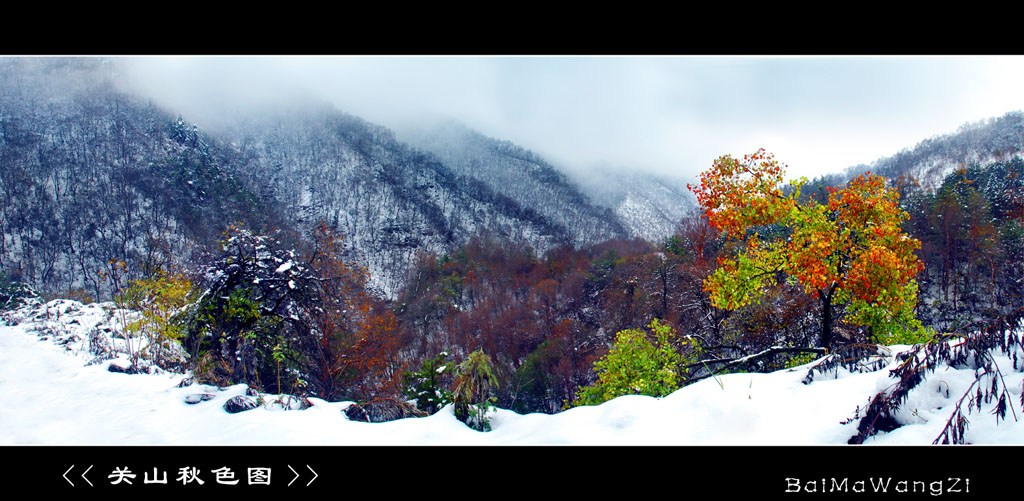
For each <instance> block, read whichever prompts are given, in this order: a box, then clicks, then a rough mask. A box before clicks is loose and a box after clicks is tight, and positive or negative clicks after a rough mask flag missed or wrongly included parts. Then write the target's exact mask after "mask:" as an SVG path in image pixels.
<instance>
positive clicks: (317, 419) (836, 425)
mask: <svg viewBox="0 0 1024 501" xmlns="http://www.w3.org/2000/svg"><path fill="white" fill-rule="evenodd" d="M118 318H120V315H119V314H118V312H117V310H116V309H114V308H113V306H112V305H109V304H106V305H95V304H94V305H85V306H83V305H81V304H79V303H76V302H73V301H67V300H57V301H52V302H50V303H47V304H45V305H37V306H36V307H34V308H23V309H21V310H17V311H14V312H9V313H5V314H4V315H3V318H2V321H0V389H2V390H3V393H4V396H5V397H6V398H7V402H8V405H7V406H6V410H5V411H3V412H0V444H6V445H12V444H61V445H77V444H88V445H99V444H131V445H154V444H157V445H159V444H175V445H206V444H236V445H241V444H245V445H265V444H280V445H285V444H287V445H313V444H316V445H325V444H333V445H354V444H474V445H477V444H491V445H493V444H650V445H655V444H656V445H667V444H681V445H683V444H706V445H733V444H744V445H752V444H775V445H794V444H845V443H847V440H849V438H850V437H851V436H852V435H854V434H855V433H856V426H857V420H856V419H854V420H850V419H849V418H851V417H854V414H855V410H856V409H858V408H860V409H863V408H864V407H865V406H866V404H867V403H868V399H869V398H870V397H872V396H873V395H874V394H875V393H876V392H878V391H879V390H882V389H885V388H887V387H890V386H891V385H892V384H893V383H894V380H893V379H892V378H890V376H889V371H890V370H891V369H892V368H893V367H895V365H896V362H895V361H896V360H898V357H896V356H895V354H898V353H899V351H900V350H901V349H905V348H906V347H899V346H894V347H891V352H890V355H888V356H886V357H885V358H884V360H883V362H884V364H885V368H884V369H881V370H867V371H866V372H863V373H850V372H849V371H846V370H845V369H839V370H838V372H834V371H833V372H830V373H826V374H824V375H821V374H819V375H818V376H817V377H816V378H815V380H814V382H812V383H810V384H804V383H803V380H804V378H805V377H806V375H807V373H808V367H809V365H810V364H809V365H806V366H802V367H798V368H795V369H791V370H786V371H779V372H775V373H771V374H729V375H725V376H720V377H718V378H717V379H706V380H703V381H700V382H698V383H695V384H693V385H690V386H686V387H684V388H683V389H680V390H679V391H676V392H675V393H673V394H672V395H669V396H668V397H665V398H660V399H658V398H651V397H644V396H626V397H620V398H617V399H615V400H613V401H610V402H607V403H605V404H602V405H599V406H594V407H581V408H576V409H571V410H568V411H565V412H562V413H560V414H555V415H546V414H529V415H519V414H516V413H514V412H511V411H507V410H499V411H498V412H497V414H496V415H495V416H494V417H493V419H492V422H491V424H492V429H493V431H491V432H487V433H482V432H477V431H473V430H471V429H469V428H467V427H466V426H465V425H463V424H462V423H460V422H459V421H457V420H456V419H455V417H454V415H453V412H452V409H451V407H448V408H445V409H444V410H442V411H441V412H439V413H437V414H435V415H433V416H430V417H425V418H409V419H402V420H398V421H392V422H388V423H373V424H371V423H361V422H353V421H349V420H347V419H346V417H345V415H344V413H343V412H342V411H343V410H344V409H345V408H346V407H348V405H350V403H349V402H326V401H323V400H318V399H310V401H311V403H312V406H311V407H309V408H307V409H304V410H283V409H284V407H285V406H283V405H281V404H280V403H277V398H276V397H275V396H273V395H262V396H261V398H262V402H263V405H262V406H260V407H257V408H255V409H253V410H249V411H245V412H240V413H236V414H230V413H228V412H226V411H225V410H224V408H223V406H224V404H225V403H226V402H227V401H228V400H229V399H231V398H232V397H236V396H240V395H244V394H245V392H246V389H247V388H246V387H245V386H243V385H237V386H231V387H226V388H215V387H209V386H200V385H190V386H184V387H179V383H181V382H182V381H183V380H185V379H186V376H185V375H183V374H174V373H167V372H162V371H154V372H156V373H153V374H124V373H115V372H110V371H109V370H108V366H109V365H110V364H111V363H114V364H119V362H118V360H123V352H124V351H125V349H126V345H125V343H124V341H123V340H119V339H118V330H119V329H118V326H119V325H120V321H119V320H118ZM1019 332H1020V329H1019V330H1018V333H1019ZM1018 335H1019V334H1018ZM100 338H103V339H105V340H106V342H110V343H111V344H110V346H111V347H112V348H113V351H114V352H115V353H114V355H115V357H117V358H114V359H108V357H110V354H107V355H103V354H102V353H104V351H103V350H102V349H100V348H97V346H100V345H104V341H101V340H100ZM1016 350H1017V351H1018V352H1019V351H1020V348H1019V346H1018V347H1017V348H1016ZM97 353H100V355H97ZM119 353H120V355H119ZM995 361H996V363H997V365H998V367H999V369H1000V372H1001V373H1002V375H1003V377H1004V378H1005V379H1006V382H1005V384H1006V385H1007V387H1008V391H1009V396H1010V397H1011V402H1010V404H1011V407H1012V411H1011V413H1007V417H1006V419H1005V420H1002V421H1001V422H1000V423H999V424H998V425H997V424H996V417H995V416H994V415H992V414H991V413H992V410H993V408H994V406H995V405H996V402H995V400H993V401H992V403H991V404H990V405H989V404H986V405H985V406H983V408H982V409H981V410H980V411H979V410H977V409H974V411H973V412H972V413H971V414H970V415H969V418H970V420H971V421H970V426H969V427H968V429H967V432H966V435H965V438H966V440H967V441H968V442H970V443H976V444H1024V423H1022V422H1021V421H1024V414H1022V412H1021V403H1020V400H1021V381H1022V376H1021V372H1020V370H1019V369H1016V368H1014V365H1017V364H1015V363H1014V362H1012V361H1011V359H1010V358H1008V357H1005V356H1003V357H998V356H997V357H996V358H995ZM120 365H123V363H120ZM1019 367H1022V368H1024V364H1021V365H1019ZM974 378H975V370H974V369H971V368H964V369H954V368H951V367H940V368H939V369H938V370H936V371H935V372H934V373H933V374H931V376H930V377H929V378H928V379H927V380H926V381H925V382H924V383H922V384H920V385H919V386H918V387H917V388H916V389H915V390H913V391H912V392H911V393H910V396H909V399H908V401H907V403H906V404H905V405H904V406H903V409H904V411H905V412H903V413H902V414H900V415H898V416H896V419H897V421H899V422H900V424H902V426H901V427H899V428H897V429H895V430H893V431H891V432H889V433H880V434H879V435H878V436H876V437H873V438H871V439H869V440H868V442H867V443H869V444H930V443H932V441H933V440H934V439H935V438H936V437H937V436H939V435H940V433H941V431H942V428H943V427H944V426H945V423H946V421H947V419H948V418H949V416H950V415H951V414H952V412H953V408H954V406H955V405H956V403H957V401H958V400H959V399H960V397H961V396H962V395H963V394H964V393H965V392H967V391H968V388H969V387H970V386H971V384H972V383H973V382H974ZM981 382H982V383H983V384H990V381H989V380H988V379H987V378H982V381H981ZM203 394H206V395H209V396H208V397H206V398H208V400H205V401H202V400H201V399H199V398H198V397H191V398H193V399H195V400H200V401H199V402H198V403H195V404H189V403H186V399H187V398H189V397H190V396H192V395H203ZM965 405H966V404H965ZM1014 415H1016V419H1017V420H1015V418H1014ZM844 421H848V423H847V424H842V422H844Z"/></svg>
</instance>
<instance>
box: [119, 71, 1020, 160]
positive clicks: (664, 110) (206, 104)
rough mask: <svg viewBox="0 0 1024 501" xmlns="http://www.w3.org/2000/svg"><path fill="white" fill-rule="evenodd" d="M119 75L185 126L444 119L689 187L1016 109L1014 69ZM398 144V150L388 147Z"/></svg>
mask: <svg viewBox="0 0 1024 501" xmlns="http://www.w3.org/2000/svg"><path fill="white" fill-rule="evenodd" d="M123 61H125V62H129V63H130V64H128V65H126V66H125V67H124V69H123V75H124V76H127V77H128V78H129V79H130V81H131V82H132V86H133V87H136V88H138V89H140V90H142V91H144V92H145V93H147V94H149V95H151V96H153V97H154V99H155V100H156V101H157V102H160V103H162V104H165V105H167V106H169V107H171V108H172V109H174V110H176V111H180V112H181V113H182V114H183V115H184V116H185V117H186V118H187V119H189V120H191V121H194V122H197V123H198V124H199V125H200V126H203V125H204V124H209V125H212V124H213V123H214V122H215V121H216V120H217V116H218V115H220V114H223V113H225V112H227V111H230V110H236V109H250V108H254V107H255V108H257V109H258V108H259V107H262V106H267V105H268V104H273V103H276V102H281V101H287V100H288V99H290V98H292V97H294V96H301V95H315V96H319V97H320V98H322V99H326V100H329V101H331V102H332V103H334V104H335V105H336V107H337V108H338V109H340V110H342V111H345V112H347V113H351V114H354V115H358V116H360V117H362V118H364V119H366V120H368V121H370V122H375V123H379V124H381V125H385V126H388V127H391V128H393V129H395V130H396V131H397V132H399V134H401V132H402V131H403V130H404V129H405V128H406V127H408V126H409V125H410V124H415V123H417V122H420V121H423V120H436V119H443V118H454V119H456V120H459V121H461V122H463V123H465V124H467V125H469V126H470V127H473V128H475V129H477V130H479V131H480V132H482V133H484V134H486V135H488V136H492V137H497V138H500V139H508V140H511V141H513V142H515V143H518V144H520V145H521V146H524V147H526V148H529V149H531V150H534V151H535V152H537V153H540V154H541V155H543V156H544V157H545V158H547V159H548V160H549V161H551V162H553V163H555V164H556V165H560V166H564V167H567V168H574V169H585V168H587V167H589V166H593V165H601V164H603V165H607V166H612V167H628V168H636V169H644V170H649V171H654V172H661V173H669V174H675V175H683V176H694V175H696V174H697V173H698V172H700V171H701V170H704V169H706V168H707V167H709V166H710V165H711V163H712V162H713V160H714V159H715V158H716V157H718V156H720V155H723V154H726V153H731V154H733V155H743V154H745V153H750V152H753V151H755V150H756V149H757V148H760V147H764V148H765V149H767V150H768V151H770V152H774V153H775V154H776V158H778V159H779V160H780V161H782V162H784V163H786V164H788V165H789V166H790V169H789V174H790V176H789V177H796V176H800V175H806V176H808V177H814V176H816V175H819V174H823V173H826V172H835V171H839V170H842V169H844V168H846V167H848V166H851V165H856V164H860V163H870V162H872V161H874V160H876V159H878V158H879V157H883V156H890V155H892V154H895V153H896V152H898V151H899V150H900V149H903V148H911V147H913V146H914V145H915V144H917V143H918V142H919V141H921V140H923V139H926V138H928V137H930V136H934V135H937V134H945V133H950V132H955V131H956V130H957V128H958V127H959V126H960V125H962V124H964V123H965V122H974V121H978V120H981V119H985V118H991V117H996V116H1001V115H1003V114H1005V113H1006V112H1009V111H1014V110H1022V109H1024V92H1022V91H1021V89H1022V88H1024V86H1022V83H1024V57H1017V56H999V57H977V56H962V57H936V56H929V57H806V58H805V57H340V56H339V57H158V58H126V59H124V60H123ZM400 137H401V136H400Z"/></svg>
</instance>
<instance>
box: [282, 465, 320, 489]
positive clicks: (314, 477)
mask: <svg viewBox="0 0 1024 501" xmlns="http://www.w3.org/2000/svg"><path fill="white" fill-rule="evenodd" d="M285 466H287V467H288V469H289V470H291V471H292V473H293V474H294V475H295V478H293V479H292V481H291V482H288V487H291V486H292V484H293V483H294V482H295V481H296V480H298V479H299V474H298V472H296V471H295V468H292V465H290V464H289V465H285ZM306 468H309V471H310V472H312V473H313V478H311V479H310V480H309V483H308V484H306V487H309V486H310V484H312V483H313V480H316V479H317V477H319V476H320V475H319V474H317V472H315V471H313V468H311V467H310V466H309V465H308V464H307V465H306Z"/></svg>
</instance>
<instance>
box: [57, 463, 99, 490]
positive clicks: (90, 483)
mask: <svg viewBox="0 0 1024 501" xmlns="http://www.w3.org/2000/svg"><path fill="white" fill-rule="evenodd" d="M73 469H75V465H71V468H68V471H65V472H64V474H63V475H61V476H62V477H64V480H67V481H68V483H69V484H71V487H74V486H75V483H74V482H72V481H71V479H69V478H68V473H71V470H73ZM91 469H92V465H89V467H88V468H86V469H85V471H83V472H82V475H81V476H82V479H83V480H85V483H87V484H89V487H92V486H93V485H92V482H90V481H89V479H88V478H85V474H86V473H89V470H91Z"/></svg>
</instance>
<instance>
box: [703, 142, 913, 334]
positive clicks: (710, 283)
mask: <svg viewBox="0 0 1024 501" xmlns="http://www.w3.org/2000/svg"><path fill="white" fill-rule="evenodd" d="M783 173H784V166H782V165H780V164H779V162H778V161H777V160H775V158H774V156H773V155H771V154H769V153H766V152H765V150H764V149H761V150H758V151H757V152H756V153H754V154H753V155H745V156H744V157H743V159H742V160H740V159H737V158H733V157H732V156H729V155H726V156H723V157H720V158H718V159H717V160H715V163H714V165H713V166H712V167H711V169H710V170H708V171H705V172H704V173H702V174H701V182H700V186H690V185H687V187H688V188H690V190H692V191H693V192H694V193H695V194H696V196H697V201H698V202H699V203H700V206H701V208H703V210H704V214H705V216H706V217H707V218H708V220H709V222H710V224H711V225H712V226H714V227H715V228H716V229H718V230H720V231H722V232H724V233H726V234H727V235H728V237H729V238H731V239H738V240H741V241H744V242H745V246H743V248H741V249H740V250H739V251H737V252H736V253H735V255H734V256H732V257H723V258H719V266H718V268H717V269H716V270H715V271H714V272H713V273H712V274H711V275H710V276H709V277H708V278H707V279H706V280H705V282H704V287H705V290H707V291H708V292H709V293H710V295H711V300H712V304H714V305H715V306H716V307H717V308H722V309H736V308H740V307H742V306H744V305H746V304H748V303H751V302H758V301H759V300H760V298H761V297H762V296H763V294H764V293H765V292H766V291H767V290H768V289H769V288H771V287H772V286H774V285H776V283H777V280H778V279H779V278H781V277H786V280H788V281H789V283H792V284H799V285H802V286H803V288H804V292H805V293H807V294H811V295H814V296H816V297H817V298H818V299H819V300H820V302H821V339H820V345H821V346H822V347H824V348H831V345H832V341H833V339H832V338H833V324H834V323H835V320H836V318H835V316H836V312H837V308H843V309H844V311H845V313H846V316H845V318H844V319H843V321H844V322H847V323H852V324H855V325H863V326H867V327H870V329H871V332H872V334H873V335H874V336H875V338H876V339H877V340H878V341H880V342H883V343H908V342H919V341H923V340H925V339H926V337H927V332H926V330H925V329H924V328H923V327H922V326H921V323H920V321H918V320H917V319H916V318H914V314H913V309H914V307H915V306H916V304H917V282H916V281H915V280H914V276H915V275H917V273H919V272H920V271H921V270H922V269H923V268H924V265H923V264H922V263H921V261H920V260H918V258H917V256H915V255H914V251H915V250H916V249H918V248H919V247H920V246H921V243H920V242H919V241H918V240H916V239H913V238H910V237H909V236H907V235H906V234H905V233H904V232H903V231H902V230H901V229H900V224H901V223H902V222H903V221H904V220H906V219H907V218H908V217H909V216H908V215H907V213H906V212H905V211H903V210H902V209H900V207H899V204H898V200H899V194H898V192H897V191H896V190H893V189H887V188H886V187H885V179H884V178H882V177H881V176H873V175H871V174H870V173H866V174H862V175H860V176H859V177H857V178H856V179H853V180H851V181H850V182H849V183H848V184H847V186H846V187H844V188H841V189H834V188H829V196H828V200H827V202H826V201H823V203H819V202H818V201H816V200H810V201H807V202H800V188H801V187H802V186H803V185H804V184H805V183H806V182H807V180H806V178H801V179H800V180H798V181H795V182H793V183H791V184H790V187H791V188H790V189H784V188H785V184H784V182H783ZM769 225H777V226H781V227H782V228H784V229H785V232H784V235H785V236H783V237H781V238H775V239H765V240H762V239H761V238H760V236H759V234H758V232H757V230H758V229H759V228H761V227H765V226H769Z"/></svg>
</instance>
